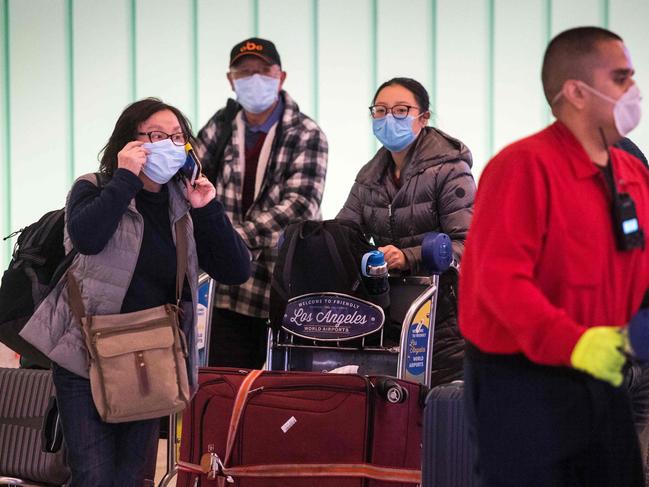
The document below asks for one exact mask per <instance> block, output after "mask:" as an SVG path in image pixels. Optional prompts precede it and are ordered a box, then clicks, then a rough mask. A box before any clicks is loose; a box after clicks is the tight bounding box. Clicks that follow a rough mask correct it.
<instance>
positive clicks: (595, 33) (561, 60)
mask: <svg viewBox="0 0 649 487" xmlns="http://www.w3.org/2000/svg"><path fill="white" fill-rule="evenodd" d="M605 41H622V38H621V37H620V36H618V35H617V34H615V33H613V32H611V31H610V30H606V29H603V28H601V27H575V28H574V29H568V30H566V31H563V32H561V33H560V34H558V35H557V36H556V37H555V38H554V39H552V40H551V41H550V43H549V44H548V47H547V49H546V50H545V55H544V57H543V67H542V68H541V81H542V83H543V93H544V94H545V98H546V100H548V103H550V104H552V101H553V100H554V98H555V97H556V96H557V94H558V93H559V92H560V91H561V88H562V87H563V84H564V83H565V82H566V80H569V79H578V80H581V81H584V82H587V83H590V82H591V81H592V73H593V67H594V65H595V63H596V62H597V54H598V52H599V51H598V43H600V42H605Z"/></svg>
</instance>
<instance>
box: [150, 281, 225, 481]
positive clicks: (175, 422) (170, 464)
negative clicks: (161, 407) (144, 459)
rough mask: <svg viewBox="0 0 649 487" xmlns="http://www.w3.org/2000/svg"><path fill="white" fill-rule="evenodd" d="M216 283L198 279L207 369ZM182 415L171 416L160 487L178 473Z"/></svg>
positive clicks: (201, 358) (201, 353) (201, 360)
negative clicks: (164, 469)
mask: <svg viewBox="0 0 649 487" xmlns="http://www.w3.org/2000/svg"><path fill="white" fill-rule="evenodd" d="M215 292H216V283H215V282H214V279H212V278H211V277H210V276H209V275H207V274H205V273H203V274H201V275H200V276H199V278H198V310H197V313H198V319H197V328H198V330H197V331H198V337H197V342H198V343H197V345H198V364H199V366H201V367H207V365H208V359H209V351H210V334H211V333H210V326H211V323H212V306H213V303H214V294H215ZM181 417H182V413H178V414H172V415H171V416H169V434H168V437H167V471H166V473H165V475H164V476H163V477H162V479H161V480H160V482H159V483H158V487H167V486H168V485H169V484H170V482H171V481H172V480H173V479H174V477H175V476H176V474H177V473H178V469H177V461H178V448H179V447H180V423H181V421H180V419H181Z"/></svg>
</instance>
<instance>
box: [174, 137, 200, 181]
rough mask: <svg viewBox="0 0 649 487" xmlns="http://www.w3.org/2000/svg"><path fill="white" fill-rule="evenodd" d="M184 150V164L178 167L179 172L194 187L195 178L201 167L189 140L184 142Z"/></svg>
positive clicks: (198, 175) (198, 174)
mask: <svg viewBox="0 0 649 487" xmlns="http://www.w3.org/2000/svg"><path fill="white" fill-rule="evenodd" d="M185 152H186V153H187V159H186V160H185V165H184V166H183V167H182V168H180V174H182V176H183V177H184V178H185V180H186V181H187V182H188V183H189V184H191V185H192V187H194V186H196V179H197V178H198V177H200V175H201V173H202V172H203V167H202V165H201V161H199V160H198V156H197V155H196V153H195V152H194V149H193V148H192V145H191V144H190V143H189V142H187V143H186V144H185Z"/></svg>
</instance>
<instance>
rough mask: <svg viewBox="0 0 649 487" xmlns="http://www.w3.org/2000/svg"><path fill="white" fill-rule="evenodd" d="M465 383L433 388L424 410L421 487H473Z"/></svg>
mask: <svg viewBox="0 0 649 487" xmlns="http://www.w3.org/2000/svg"><path fill="white" fill-rule="evenodd" d="M463 393H464V383H463V382H462V381H455V382H452V383H450V384H443V385H440V386H437V387H435V388H433V389H432V390H431V391H430V392H429V393H428V396H427V397H426V406H425V408H424V433H423V438H424V448H423V459H422V480H423V481H422V487H476V486H477V485H478V483H477V479H476V475H475V471H474V469H475V467H474V464H475V462H474V449H473V448H472V446H471V443H470V442H469V429H468V425H467V421H466V417H465V414H464V398H463Z"/></svg>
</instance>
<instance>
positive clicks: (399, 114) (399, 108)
mask: <svg viewBox="0 0 649 487" xmlns="http://www.w3.org/2000/svg"><path fill="white" fill-rule="evenodd" d="M413 108H414V109H415V110H419V107H414V106H412V105H394V106H393V107H391V108H388V107H386V106H385V105H372V106H371V107H370V115H371V116H372V118H385V117H386V116H387V114H388V113H391V114H392V116H393V117H394V118H398V119H402V118H406V117H407V116H408V113H410V110H411V109H413Z"/></svg>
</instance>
